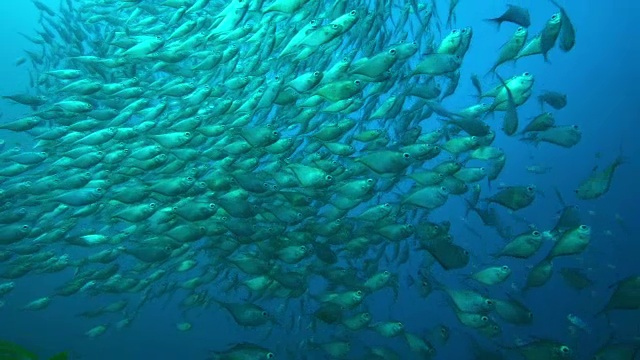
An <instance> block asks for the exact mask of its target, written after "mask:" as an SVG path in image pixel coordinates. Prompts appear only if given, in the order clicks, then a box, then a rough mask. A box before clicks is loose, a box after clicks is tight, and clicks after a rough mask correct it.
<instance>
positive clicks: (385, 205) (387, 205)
mask: <svg viewBox="0 0 640 360" xmlns="http://www.w3.org/2000/svg"><path fill="white" fill-rule="evenodd" d="M382 206H383V207H385V208H390V207H391V204H389V203H385V204H384V205H382Z"/></svg>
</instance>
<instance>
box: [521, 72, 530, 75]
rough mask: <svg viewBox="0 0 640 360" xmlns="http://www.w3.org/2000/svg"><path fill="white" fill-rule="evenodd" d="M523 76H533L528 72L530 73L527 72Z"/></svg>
mask: <svg viewBox="0 0 640 360" xmlns="http://www.w3.org/2000/svg"><path fill="white" fill-rule="evenodd" d="M522 76H531V73H530V72H528V71H525V72H523V73H522Z"/></svg>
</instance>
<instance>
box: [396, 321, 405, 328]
mask: <svg viewBox="0 0 640 360" xmlns="http://www.w3.org/2000/svg"><path fill="white" fill-rule="evenodd" d="M396 325H398V326H399V327H401V328H403V327H404V324H403V323H401V322H400V321H398V322H397V323H396Z"/></svg>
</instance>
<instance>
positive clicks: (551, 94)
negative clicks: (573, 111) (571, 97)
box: [538, 91, 567, 110]
mask: <svg viewBox="0 0 640 360" xmlns="http://www.w3.org/2000/svg"><path fill="white" fill-rule="evenodd" d="M538 102H539V103H540V107H543V105H544V104H547V105H549V106H551V107H552V108H554V109H556V110H560V109H562V108H563V107H565V106H567V95H566V94H563V93H559V92H557V91H544V92H543V93H542V94H540V95H538ZM543 110H544V109H543Z"/></svg>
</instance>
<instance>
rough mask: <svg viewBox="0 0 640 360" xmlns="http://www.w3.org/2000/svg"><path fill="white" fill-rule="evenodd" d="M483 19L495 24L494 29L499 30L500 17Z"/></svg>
mask: <svg viewBox="0 0 640 360" xmlns="http://www.w3.org/2000/svg"><path fill="white" fill-rule="evenodd" d="M484 21H486V22H488V23H493V24H495V25H496V30H497V31H500V25H502V20H500V18H491V19H484Z"/></svg>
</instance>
